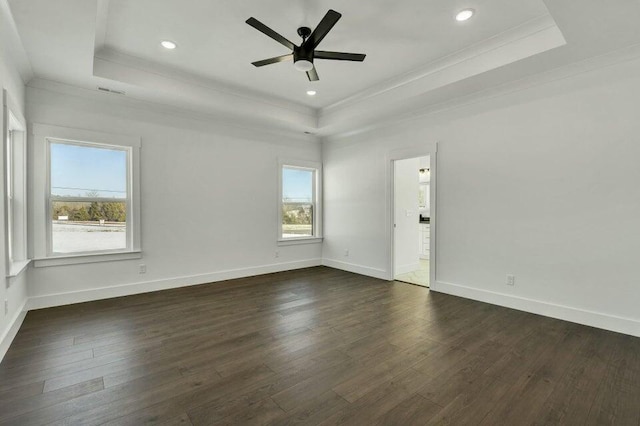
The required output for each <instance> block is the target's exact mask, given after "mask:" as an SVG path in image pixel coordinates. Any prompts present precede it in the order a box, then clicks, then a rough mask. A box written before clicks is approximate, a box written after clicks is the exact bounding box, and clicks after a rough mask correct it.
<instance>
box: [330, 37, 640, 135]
mask: <svg viewBox="0 0 640 426" xmlns="http://www.w3.org/2000/svg"><path fill="white" fill-rule="evenodd" d="M638 60H640V43H638V44H633V45H630V46H626V47H624V48H621V49H618V50H615V51H612V52H607V53H605V54H602V55H597V56H593V57H589V58H585V59H582V60H579V61H575V62H570V63H568V64H565V65H562V66H558V67H556V68H553V69H550V70H547V71H543V72H537V73H534V74H533V75H530V76H527V77H524V78H520V79H518V80H514V81H509V82H507V83H504V84H499V85H493V86H485V85H483V84H479V85H475V86H477V87H481V89H480V90H476V91H474V92H473V93H468V94H466V95H462V96H458V97H447V96H442V98H444V99H446V100H444V101H436V102H433V103H426V102H424V99H422V102H419V100H418V99H416V102H415V103H413V104H410V105H408V106H407V107H406V108H405V109H404V110H403V111H402V112H398V113H396V114H387V117H386V118H385V119H378V120H367V121H363V122H359V123H355V122H354V123H353V125H352V126H351V127H349V128H346V129H345V130H344V131H337V132H335V133H330V134H326V135H322V141H323V142H340V141H343V140H346V139H349V138H352V137H354V136H358V137H363V138H365V139H366V135H368V134H370V133H371V132H378V131H380V129H382V128H387V127H390V126H405V125H408V124H410V123H411V122H414V121H416V120H425V119H429V118H430V117H432V118H433V119H434V120H438V119H441V117H442V114H446V113H448V112H454V111H457V110H460V109H463V108H472V107H474V106H475V105H477V104H481V103H484V102H488V101H491V100H499V99H504V98H506V97H508V96H509V95H513V94H517V93H518V92H522V91H526V90H530V89H533V88H535V87H538V86H542V85H545V84H552V83H554V82H560V81H563V80H567V79H570V78H573V77H577V76H580V75H582V74H587V73H590V72H597V71H599V70H603V69H607V68H610V67H615V66H617V65H622V64H625V63H631V62H634V61H638Z"/></svg>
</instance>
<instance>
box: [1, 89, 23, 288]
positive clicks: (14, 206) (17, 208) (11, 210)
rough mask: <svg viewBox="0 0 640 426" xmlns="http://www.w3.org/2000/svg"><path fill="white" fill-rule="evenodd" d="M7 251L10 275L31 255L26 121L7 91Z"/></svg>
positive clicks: (5, 111)
mask: <svg viewBox="0 0 640 426" xmlns="http://www.w3.org/2000/svg"><path fill="white" fill-rule="evenodd" d="M3 105H4V123H5V128H4V138H3V139H4V184H5V185H4V186H5V187H4V190H5V235H6V238H5V253H6V259H5V262H6V270H7V275H8V276H9V277H13V276H16V275H18V274H19V273H20V272H21V271H22V270H23V269H24V268H25V267H26V266H27V264H28V263H29V260H28V258H27V179H26V170H27V168H26V159H27V144H26V131H25V130H26V125H25V120H24V118H23V117H22V116H21V114H20V113H19V110H18V109H17V108H15V107H14V106H13V103H12V102H11V101H10V99H9V96H8V94H7V93H6V91H5V92H4V103H3Z"/></svg>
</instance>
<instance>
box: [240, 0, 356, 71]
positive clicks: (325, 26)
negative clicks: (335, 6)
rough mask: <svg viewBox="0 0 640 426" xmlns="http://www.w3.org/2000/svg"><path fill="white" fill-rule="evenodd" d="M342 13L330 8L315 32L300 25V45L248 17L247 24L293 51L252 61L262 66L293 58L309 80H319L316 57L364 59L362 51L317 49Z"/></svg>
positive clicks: (342, 59)
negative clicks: (315, 64) (315, 63)
mask: <svg viewBox="0 0 640 426" xmlns="http://www.w3.org/2000/svg"><path fill="white" fill-rule="evenodd" d="M340 17H342V15H341V14H340V13H338V12H336V11H335V10H332V9H329V11H328V12H327V14H326V15H324V18H322V20H321V21H320V23H319V24H318V26H317V27H316V29H315V30H313V32H312V31H311V28H308V27H300V28H298V35H299V36H300V37H302V43H301V44H300V46H296V45H295V44H293V43H292V42H290V41H289V40H287V39H286V38H284V37H283V36H281V35H280V34H278V33H277V32H275V31H273V30H272V29H271V28H269V27H267V26H266V25H265V24H263V23H262V22H260V21H258V20H257V19H256V18H253V17H251V18H249V19H247V24H249V25H251V26H252V27H253V28H255V29H256V30H258V31H260V32H261V33H264V34H265V35H267V36H269V37H271V38H272V39H274V40H275V41H277V42H278V43H280V44H282V45H283V46H285V47H286V48H288V49H291V50H292V53H289V54H287V55H282V56H276V57H275V58H269V59H264V60H262V61H256V62H252V64H253V65H255V66H256V67H262V66H265V65H269V64H275V63H278V62H284V61H290V60H292V59H293V65H294V66H295V68H296V69H297V70H298V71H303V72H306V73H307V77H309V81H317V80H319V78H318V72H317V71H316V68H315V66H314V65H313V60H314V59H331V60H334V61H357V62H362V61H364V57H365V56H366V55H364V54H362V53H343V52H326V51H323V50H315V49H316V47H318V45H319V44H320V42H321V41H322V39H323V38H324V37H325V36H326V35H327V33H328V32H329V31H331V28H333V26H334V25H335V24H336V22H338V20H339V19H340Z"/></svg>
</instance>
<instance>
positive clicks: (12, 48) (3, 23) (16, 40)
mask: <svg viewBox="0 0 640 426" xmlns="http://www.w3.org/2000/svg"><path fill="white" fill-rule="evenodd" d="M0 28H3V32H2V35H3V36H6V39H7V40H6V41H5V40H3V44H4V45H6V46H7V47H8V49H7V50H8V51H9V53H10V55H11V59H13V63H14V64H15V65H16V69H17V70H18V73H19V75H20V78H21V79H22V82H23V84H27V83H28V82H29V81H30V80H31V79H32V78H33V77H34V75H35V74H34V73H33V67H32V66H31V62H30V61H29V55H28V54H27V51H26V50H25V48H24V45H23V43H22V39H21V38H20V32H19V31H18V26H17V25H16V22H15V20H14V18H13V14H12V13H11V8H10V6H9V2H8V1H7V0H0ZM5 28H6V30H5Z"/></svg>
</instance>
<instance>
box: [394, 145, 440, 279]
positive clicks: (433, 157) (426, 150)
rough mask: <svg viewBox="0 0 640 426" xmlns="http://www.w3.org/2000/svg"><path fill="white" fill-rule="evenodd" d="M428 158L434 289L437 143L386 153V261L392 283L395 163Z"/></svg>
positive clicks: (430, 250) (430, 245) (431, 270)
mask: <svg viewBox="0 0 640 426" xmlns="http://www.w3.org/2000/svg"><path fill="white" fill-rule="evenodd" d="M427 155H428V156H429V162H430V165H429V168H430V173H431V178H430V182H429V195H430V201H431V205H430V210H431V212H430V225H431V226H430V234H431V235H430V240H429V288H430V289H434V287H435V284H436V257H437V252H436V247H437V237H438V232H437V223H438V222H437V218H436V216H437V205H438V200H437V171H438V169H437V163H438V143H437V142H432V143H426V144H424V145H421V146H414V147H410V148H402V149H396V150H393V151H389V152H388V153H387V161H386V166H387V261H388V269H387V270H388V271H389V275H388V277H387V278H388V280H389V281H393V280H394V277H395V259H394V256H395V229H394V224H395V161H396V160H406V159H408V158H416V157H425V156H427Z"/></svg>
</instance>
